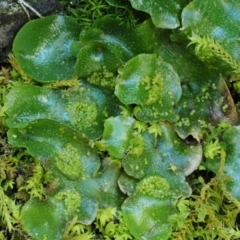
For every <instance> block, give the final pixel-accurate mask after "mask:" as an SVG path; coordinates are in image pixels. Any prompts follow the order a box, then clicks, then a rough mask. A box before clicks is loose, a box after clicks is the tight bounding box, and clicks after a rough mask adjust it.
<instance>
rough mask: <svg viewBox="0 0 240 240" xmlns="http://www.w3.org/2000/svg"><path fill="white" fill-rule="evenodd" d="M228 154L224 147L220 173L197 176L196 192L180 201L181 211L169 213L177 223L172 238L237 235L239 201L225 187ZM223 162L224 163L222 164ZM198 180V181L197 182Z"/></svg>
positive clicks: (223, 237) (220, 237) (233, 236)
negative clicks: (205, 178)
mask: <svg viewBox="0 0 240 240" xmlns="http://www.w3.org/2000/svg"><path fill="white" fill-rule="evenodd" d="M225 157H226V154H225V152H224V151H223V150H222V151H221V164H220V169H219V171H218V173H217V175H216V176H215V177H214V178H212V179H211V181H210V182H208V183H205V181H204V179H203V178H202V177H199V178H198V181H197V185H198V186H197V188H196V192H195V193H194V194H193V195H192V197H191V198H190V199H185V198H182V199H180V200H179V202H178V203H177V208H178V213H177V214H175V215H172V216H170V218H169V220H170V222H172V223H173V225H174V231H173V232H172V236H171V239H189V240H190V239H194V238H197V239H214V238H216V237H217V239H238V238H239V237H240V234H239V231H238V228H236V219H237V215H238V214H239V212H240V204H239V202H238V201H237V200H236V199H234V198H233V197H232V195H231V194H230V193H229V192H228V191H227V190H226V185H225V182H226V181H228V179H227V178H226V177H225V176H224V173H223V168H222V167H223V166H224V161H225V160H226V159H225ZM221 166H222V167H221ZM195 184H196V183H195Z"/></svg>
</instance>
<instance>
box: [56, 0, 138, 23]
mask: <svg viewBox="0 0 240 240" xmlns="http://www.w3.org/2000/svg"><path fill="white" fill-rule="evenodd" d="M110 2H111V1H106V0H97V1H91V0H74V1H70V0H62V1H61V3H62V4H64V5H66V7H67V14H68V15H70V16H73V17H74V18H76V19H77V21H78V23H79V24H80V25H81V26H84V27H86V26H91V25H92V23H93V22H94V20H96V19H99V18H101V17H103V16H111V17H113V18H116V19H118V20H120V21H121V23H126V22H127V23H128V24H129V25H132V24H134V23H135V21H136V20H135V18H134V13H133V10H132V8H131V5H130V4H129V3H128V1H120V2H121V3H120V4H114V3H113V2H112V4H111V3H110ZM108 3H109V4H108Z"/></svg>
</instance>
